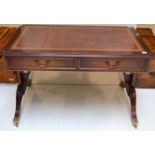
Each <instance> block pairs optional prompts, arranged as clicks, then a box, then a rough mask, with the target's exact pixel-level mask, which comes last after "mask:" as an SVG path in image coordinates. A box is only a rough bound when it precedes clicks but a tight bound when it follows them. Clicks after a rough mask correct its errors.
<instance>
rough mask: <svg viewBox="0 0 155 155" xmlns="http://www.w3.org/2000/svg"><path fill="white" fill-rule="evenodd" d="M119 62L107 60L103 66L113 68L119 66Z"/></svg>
mask: <svg viewBox="0 0 155 155" xmlns="http://www.w3.org/2000/svg"><path fill="white" fill-rule="evenodd" d="M120 63H121V62H120V61H119V60H117V61H116V60H107V61H105V66H106V67H108V68H115V67H117V65H119V64H120Z"/></svg>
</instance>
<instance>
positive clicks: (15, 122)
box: [13, 116, 19, 127]
mask: <svg viewBox="0 0 155 155" xmlns="http://www.w3.org/2000/svg"><path fill="white" fill-rule="evenodd" d="M13 124H14V125H15V126H16V127H18V125H19V117H18V116H15V117H14V119H13Z"/></svg>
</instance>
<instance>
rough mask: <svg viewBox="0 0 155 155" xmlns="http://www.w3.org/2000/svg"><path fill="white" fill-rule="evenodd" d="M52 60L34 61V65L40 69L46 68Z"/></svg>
mask: <svg viewBox="0 0 155 155" xmlns="http://www.w3.org/2000/svg"><path fill="white" fill-rule="evenodd" d="M50 62H51V61H50V60H49V59H48V60H46V59H38V60H34V63H35V64H36V65H38V66H40V67H46V66H47V65H48V64H50Z"/></svg>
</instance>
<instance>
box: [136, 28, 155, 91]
mask: <svg viewBox="0 0 155 155" xmlns="http://www.w3.org/2000/svg"><path fill="white" fill-rule="evenodd" d="M136 31H137V35H139V36H140V38H141V40H142V41H143V43H144V44H145V46H147V48H148V49H149V50H150V51H151V53H152V55H153V57H152V59H151V61H150V64H149V66H148V69H147V72H141V73H136V74H135V77H136V78H135V79H136V80H135V87H137V88H155V36H154V35H153V32H152V30H151V29H148V28H140V29H139V28H138V29H137V30H136Z"/></svg>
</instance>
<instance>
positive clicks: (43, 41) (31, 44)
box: [7, 25, 145, 55]
mask: <svg viewBox="0 0 155 155" xmlns="http://www.w3.org/2000/svg"><path fill="white" fill-rule="evenodd" d="M10 51H12V52H19V51H20V52H21V51H22V52H23V53H26V52H29V53H33V52H41V53H42V52H44V53H45V52H48V53H50V54H55V55H57V54H64V55H65V54H70V55H95V54H99V55H104V54H107V53H108V54H109V53H115V54H119V53H120V54H122V55H130V54H140V55H141V54H142V52H143V51H145V49H144V48H143V47H142V46H141V44H140V43H139V42H138V41H137V39H136V38H135V36H134V35H133V33H132V32H131V30H130V28H128V27H104V26H66V25H65V26H63V25H59V26H56V25H55V26H53V25H50V26H47V25H25V26H22V27H21V30H20V31H19V35H18V37H17V38H16V40H15V41H14V42H13V43H12V45H11V46H10V47H9V49H8V51H7V53H8V54H11V53H10Z"/></svg>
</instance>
